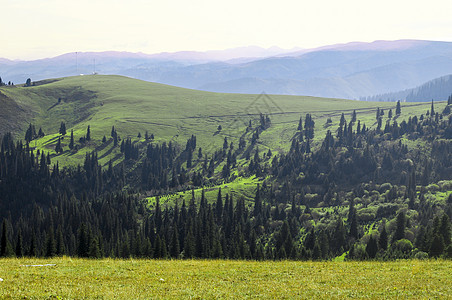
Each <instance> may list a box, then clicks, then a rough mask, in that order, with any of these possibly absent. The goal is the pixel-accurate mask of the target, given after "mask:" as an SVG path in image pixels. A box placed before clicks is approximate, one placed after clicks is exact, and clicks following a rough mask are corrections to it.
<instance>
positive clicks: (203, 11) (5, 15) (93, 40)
mask: <svg viewBox="0 0 452 300" xmlns="http://www.w3.org/2000/svg"><path fill="white" fill-rule="evenodd" d="M0 11H1V16H0V28H1V33H0V57H4V58H10V59H32V58H43V57H51V56H56V55H59V54H63V53H66V52H75V51H105V50H115V51H132V52H144V53H157V52H163V51H171V52H173V51H181V50H201V51H202V50H214V49H225V48H232V47H240V46H249V45H256V46H261V47H271V46H279V47H282V48H292V47H302V48H312V47H317V46H323V45H328V44H335V43H344V42H352V41H374V40H382V39H384V40H395V39H428V40H444V41H452V1H450V0H429V1H425V0H423V1H419V0H378V1H375V0H372V1H368V0H309V1H303V0H295V1H288V0H272V1H266V0H256V1H255V0H228V1H222V2H219V1H214V0H185V1H183V0H182V1H174V0H167V1H158V2H157V1H151V0H149V1H145V0H121V1H119V0H108V1H106V0H76V1H63V0H2V1H1V5H0Z"/></svg>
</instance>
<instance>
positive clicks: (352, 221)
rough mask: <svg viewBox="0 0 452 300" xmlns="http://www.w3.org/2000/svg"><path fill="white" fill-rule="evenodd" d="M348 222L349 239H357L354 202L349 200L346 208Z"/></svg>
mask: <svg viewBox="0 0 452 300" xmlns="http://www.w3.org/2000/svg"><path fill="white" fill-rule="evenodd" d="M348 222H349V224H350V231H349V234H350V236H351V237H353V238H355V239H357V238H358V221H357V220H356V209H355V202H354V200H353V199H351V200H350V204H349V207H348Z"/></svg>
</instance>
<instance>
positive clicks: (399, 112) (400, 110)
mask: <svg viewBox="0 0 452 300" xmlns="http://www.w3.org/2000/svg"><path fill="white" fill-rule="evenodd" d="M401 113H402V108H401V106H400V100H399V101H397V106H396V110H395V114H396V116H399V115H400V114H401Z"/></svg>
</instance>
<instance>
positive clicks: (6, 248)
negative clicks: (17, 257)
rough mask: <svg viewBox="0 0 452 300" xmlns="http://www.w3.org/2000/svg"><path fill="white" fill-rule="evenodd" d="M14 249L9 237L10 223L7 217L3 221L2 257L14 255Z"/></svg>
mask: <svg viewBox="0 0 452 300" xmlns="http://www.w3.org/2000/svg"><path fill="white" fill-rule="evenodd" d="M13 255H14V251H13V248H12V246H11V242H10V241H9V238H8V225H7V223H6V219H3V223H2V237H1V239H0V257H9V256H13Z"/></svg>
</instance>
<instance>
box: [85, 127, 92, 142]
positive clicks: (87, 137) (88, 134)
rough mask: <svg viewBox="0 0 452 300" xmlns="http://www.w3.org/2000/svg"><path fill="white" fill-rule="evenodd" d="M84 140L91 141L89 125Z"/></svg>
mask: <svg viewBox="0 0 452 300" xmlns="http://www.w3.org/2000/svg"><path fill="white" fill-rule="evenodd" d="M86 140H87V141H91V130H90V126H89V125H88V128H87V129H86Z"/></svg>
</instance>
